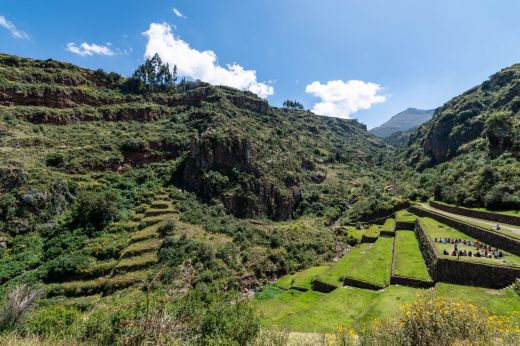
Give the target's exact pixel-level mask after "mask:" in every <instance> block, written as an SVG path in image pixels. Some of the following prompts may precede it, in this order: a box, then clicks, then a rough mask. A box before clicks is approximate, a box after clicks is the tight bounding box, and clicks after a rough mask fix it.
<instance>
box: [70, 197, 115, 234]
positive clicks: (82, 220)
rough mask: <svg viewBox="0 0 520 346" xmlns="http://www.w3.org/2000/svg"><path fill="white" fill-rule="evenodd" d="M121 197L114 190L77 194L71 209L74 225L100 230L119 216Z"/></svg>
mask: <svg viewBox="0 0 520 346" xmlns="http://www.w3.org/2000/svg"><path fill="white" fill-rule="evenodd" d="M120 208H121V197H120V196H119V194H118V193H116V192H115V191H107V192H105V191H85V192H82V193H80V194H79V196H78V198H77V200H76V203H75V205H74V208H73V211H72V220H73V224H74V225H75V226H76V227H83V228H86V229H93V230H95V231H101V230H102V229H103V228H104V227H105V226H106V225H108V224H109V223H110V222H112V221H114V220H116V219H117V218H118V217H119V214H120Z"/></svg>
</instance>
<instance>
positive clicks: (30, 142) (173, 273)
mask: <svg viewBox="0 0 520 346" xmlns="http://www.w3.org/2000/svg"><path fill="white" fill-rule="evenodd" d="M391 155H393V150H392V148H390V147H389V146H387V145H385V144H384V143H383V141H382V140H381V139H380V138H377V137H376V136H374V135H372V134H370V133H369V132H368V131H367V129H366V127H365V126H364V125H362V124H360V123H358V122H357V121H355V120H344V119H336V118H329V117H321V116H317V115H315V114H313V113H311V112H308V111H303V110H288V109H279V108H275V107H271V106H270V105H269V104H268V103H267V102H266V101H265V100H262V99H261V98H259V97H257V96H256V95H254V94H252V93H250V92H244V91H239V90H236V89H233V88H228V87H220V86H212V85H209V84H206V83H202V82H189V81H182V82H181V83H178V84H177V85H175V86H168V87H166V86H164V87H162V86H159V87H158V86H154V85H151V84H150V85H148V84H142V83H140V82H139V80H136V79H134V78H125V77H122V76H120V75H118V74H117V73H107V72H104V71H102V70H96V71H93V70H89V69H85V68H81V67H78V66H74V65H71V64H68V63H64V62H58V61H54V60H50V59H49V60H33V59H28V58H20V57H16V56H12V55H6V54H0V246H1V247H2V248H6V249H5V251H4V250H3V249H2V248H0V294H1V293H2V292H4V291H5V290H7V289H8V288H9V287H10V286H13V285H16V284H17V283H29V284H31V285H35V286H42V287H44V288H45V290H46V292H48V294H49V295H65V296H84V295H85V296H89V295H92V294H97V293H103V294H110V293H113V292H115V291H117V290H119V289H122V288H125V287H127V286H130V285H133V284H135V283H136V282H142V280H144V279H146V278H147V276H148V275H149V274H150V271H149V270H150V269H154V268H155V269H159V268H167V270H166V269H165V270H164V271H161V273H163V276H161V278H160V280H164V281H165V282H168V283H171V280H173V279H172V278H175V277H179V275H181V274H180V273H179V272H177V271H178V270H179V266H182V265H183V264H185V263H186V261H188V260H189V259H193V262H190V265H193V266H194V268H196V271H197V276H196V279H195V280H196V281H197V282H199V283H201V284H208V283H211V285H213V286H218V287H221V288H223V287H225V288H226V289H228V288H240V289H243V290H245V289H248V288H252V287H257V286H258V285H260V284H262V283H265V282H267V281H268V280H272V279H273V278H275V277H278V276H280V275H283V274H285V273H288V272H291V271H294V270H297V269H301V268H304V267H308V266H310V265H315V264H318V263H321V262H322V261H330V260H331V259H332V258H333V257H334V256H336V254H337V252H338V251H340V250H341V249H340V247H337V246H336V244H337V243H338V242H339V243H342V242H343V243H344V242H345V239H344V237H345V234H342V233H341V232H338V233H336V232H335V231H334V229H333V228H331V227H328V225H331V224H333V223H335V222H337V221H338V220H339V219H340V218H341V219H343V220H350V221H355V220H359V219H363V218H371V217H373V216H377V215H387V214H388V213H390V212H391V211H392V210H394V209H396V208H397V207H399V206H402V205H403V203H405V201H404V200H403V199H402V198H399V197H397V196H393V195H391V194H389V193H388V192H387V191H386V190H385V189H384V186H385V183H386V182H387V181H388V180H389V174H390V173H389V169H387V168H386V165H388V163H389V161H390V160H389V158H390V157H391ZM154 280H155V279H154ZM168 280H170V281H168Z"/></svg>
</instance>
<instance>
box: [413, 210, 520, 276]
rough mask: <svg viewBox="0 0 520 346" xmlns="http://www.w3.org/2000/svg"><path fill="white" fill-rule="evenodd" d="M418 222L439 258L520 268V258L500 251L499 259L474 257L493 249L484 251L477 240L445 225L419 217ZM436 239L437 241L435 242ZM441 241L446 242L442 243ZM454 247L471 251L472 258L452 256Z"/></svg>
mask: <svg viewBox="0 0 520 346" xmlns="http://www.w3.org/2000/svg"><path fill="white" fill-rule="evenodd" d="M420 220H421V224H422V225H423V228H424V231H425V232H426V234H427V235H428V237H429V238H430V240H431V241H432V242H433V244H434V245H435V248H436V249H437V252H438V253H439V256H441V257H444V258H450V259H459V260H462V261H469V262H478V263H485V264H492V265H504V266H514V267H519V266H520V257H518V256H515V255H513V254H510V253H508V252H505V251H503V250H500V249H498V250H499V251H500V253H501V254H502V257H501V258H495V257H494V256H491V257H492V258H488V257H476V256H475V254H476V253H477V252H482V251H488V253H490V252H493V251H494V250H495V248H494V247H492V250H491V251H489V250H484V248H483V247H482V245H485V246H487V244H483V243H481V242H478V241H477V239H475V238H472V237H470V236H468V235H466V234H464V233H462V232H460V231H457V230H456V229H453V228H451V227H449V226H447V225H445V224H442V223H440V222H438V221H435V220H433V219H431V218H428V217H421V218H420ZM436 239H437V241H435V240H436ZM443 241H447V242H446V243H444V242H443ZM452 241H456V242H457V243H456V244H454V243H453V242H452ZM477 244H480V245H481V246H477ZM455 245H456V246H457V251H466V253H468V254H469V252H470V251H471V253H472V256H469V255H467V256H456V255H452V254H453V253H454V251H455ZM445 251H446V252H445ZM446 253H447V254H446Z"/></svg>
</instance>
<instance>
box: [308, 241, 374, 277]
mask: <svg viewBox="0 0 520 346" xmlns="http://www.w3.org/2000/svg"><path fill="white" fill-rule="evenodd" d="M371 246H372V244H361V245H360V246H358V247H355V248H353V249H352V250H350V252H349V253H347V254H346V255H345V256H343V257H342V258H341V259H340V260H339V261H338V262H336V263H334V264H333V265H331V266H330V268H328V269H327V270H326V271H324V272H323V273H321V274H319V275H318V276H317V279H318V280H320V281H322V282H325V283H327V284H329V285H333V286H336V287H340V286H342V285H343V279H344V278H345V276H346V275H347V273H348V272H350V271H351V270H352V269H353V268H354V267H355V266H356V265H357V264H358V263H359V262H361V261H362V260H363V259H364V255H363V253H364V252H365V251H366V250H367V249H368V248H370V247H371Z"/></svg>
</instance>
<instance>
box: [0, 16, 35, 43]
mask: <svg viewBox="0 0 520 346" xmlns="http://www.w3.org/2000/svg"><path fill="white" fill-rule="evenodd" d="M0 26H1V27H3V28H4V29H7V30H9V32H10V33H11V35H12V36H13V37H14V38H19V39H28V38H29V35H27V34H26V33H25V32H23V31H20V30H18V29H17V28H16V26H15V25H14V24H13V23H12V22H10V21H8V20H7V18H5V17H4V16H0Z"/></svg>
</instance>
